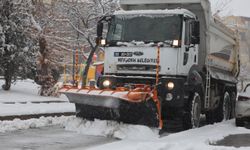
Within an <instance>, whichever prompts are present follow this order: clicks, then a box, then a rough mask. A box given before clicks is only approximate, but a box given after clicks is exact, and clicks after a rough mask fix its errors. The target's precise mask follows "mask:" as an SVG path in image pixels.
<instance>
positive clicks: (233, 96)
mask: <svg viewBox="0 0 250 150" xmlns="http://www.w3.org/2000/svg"><path fill="white" fill-rule="evenodd" d="M235 106H236V92H232V94H231V115H230V119H233V118H235Z"/></svg>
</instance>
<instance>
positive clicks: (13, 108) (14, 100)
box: [0, 80, 75, 116]
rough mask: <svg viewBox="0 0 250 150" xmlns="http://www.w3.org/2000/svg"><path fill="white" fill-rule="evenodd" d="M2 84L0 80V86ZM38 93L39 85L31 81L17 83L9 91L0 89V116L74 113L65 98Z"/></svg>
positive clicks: (72, 107)
mask: <svg viewBox="0 0 250 150" xmlns="http://www.w3.org/2000/svg"><path fill="white" fill-rule="evenodd" d="M3 83H4V82H3V80H0V86H1V85H2V84H3ZM38 91H39V85H37V84H35V83H34V82H33V81H32V80H23V81H17V82H16V83H15V84H13V85H12V87H11V90H10V91H4V90H2V89H1V88H0V116H11V115H29V114H45V113H61V112H63V113H64V112H75V106H74V104H71V103H69V101H68V99H67V97H66V96H64V95H61V96H60V97H58V98H56V97H42V96H39V95H38ZM39 102H41V103H39ZM47 102H49V103H47Z"/></svg>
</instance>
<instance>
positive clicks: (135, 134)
mask: <svg viewBox="0 0 250 150" xmlns="http://www.w3.org/2000/svg"><path fill="white" fill-rule="evenodd" d="M71 119H72V120H70V121H68V122H67V123H66V124H65V128H66V130H69V131H76V132H78V133H81V134H84V135H95V136H105V137H114V138H118V139H124V140H125V139H126V140H148V139H157V138H158V137H159V135H158V131H157V130H153V129H150V128H148V127H146V126H141V125H127V124H121V123H117V122H114V121H104V120H95V121H87V120H82V119H79V118H71Z"/></svg>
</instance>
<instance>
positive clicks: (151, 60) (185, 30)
mask: <svg viewBox="0 0 250 150" xmlns="http://www.w3.org/2000/svg"><path fill="white" fill-rule="evenodd" d="M108 22H109V28H108V33H107V35H106V38H105V39H103V40H105V45H103V46H104V47H105V57H106V58H108V59H105V62H104V74H105V75H117V76H123V75H125V76H152V75H155V72H156V62H157V46H159V47H160V72H159V73H160V75H161V76H187V74H188V72H189V70H190V68H191V67H192V66H193V65H195V64H197V63H198V44H199V22H198V21H197V17H196V16H195V15H194V14H193V13H192V12H190V11H188V10H186V9H174V10H154V11H152V10H141V11H140V10H136V11H118V12H116V13H115V14H114V15H113V16H111V17H110V18H109V20H108Z"/></svg>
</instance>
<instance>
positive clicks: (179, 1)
mask: <svg viewBox="0 0 250 150" xmlns="http://www.w3.org/2000/svg"><path fill="white" fill-rule="evenodd" d="M120 6H121V8H122V10H119V11H116V12H114V14H113V15H111V16H105V17H103V18H102V19H100V21H99V22H98V24H97V43H99V44H100V46H101V47H103V48H104V50H105V59H104V71H103V75H102V76H101V77H100V78H99V79H98V80H97V81H96V85H93V84H90V85H89V86H84V87H81V88H77V87H73V86H72V87H69V86H65V87H63V88H62V89H61V90H60V92H61V93H63V94H65V95H66V96H67V97H68V99H69V101H70V102H71V103H75V105H76V115H77V116H79V117H82V118H85V119H90V120H93V119H95V118H96V119H102V120H115V121H118V122H124V123H129V124H142V125H147V126H150V127H159V128H160V129H164V128H167V127H168V125H170V124H172V125H173V124H174V125H176V126H179V125H180V126H182V127H183V129H189V128H196V127H199V126H200V120H201V116H204V115H205V116H206V121H207V122H208V123H213V122H219V121H222V120H226V119H230V118H233V117H234V111H235V110H234V108H235V101H236V93H237V88H236V84H237V76H238V74H239V44H238V38H237V37H238V36H237V34H236V33H235V32H234V31H233V30H231V29H230V28H228V27H226V26H225V25H224V24H223V23H221V21H219V19H216V18H215V17H214V16H212V13H211V8H210V7H211V6H210V2H209V1H208V0H185V1H184V0H120ZM105 27H107V32H104V28H105Z"/></svg>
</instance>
